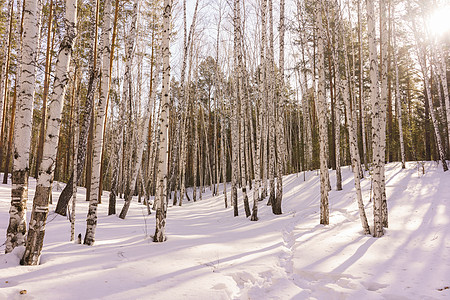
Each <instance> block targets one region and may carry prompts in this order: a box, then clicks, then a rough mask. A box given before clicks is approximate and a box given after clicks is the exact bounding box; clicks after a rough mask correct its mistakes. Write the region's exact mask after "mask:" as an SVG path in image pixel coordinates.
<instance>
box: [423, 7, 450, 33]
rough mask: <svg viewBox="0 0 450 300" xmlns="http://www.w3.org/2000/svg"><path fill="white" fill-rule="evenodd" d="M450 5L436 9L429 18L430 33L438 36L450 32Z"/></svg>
mask: <svg viewBox="0 0 450 300" xmlns="http://www.w3.org/2000/svg"><path fill="white" fill-rule="evenodd" d="M449 18H450V5H446V6H444V7H440V8H438V9H436V10H435V11H434V12H433V13H432V14H431V16H430V18H429V20H428V26H429V30H430V33H431V34H433V35H436V36H443V35H447V34H450V19H449Z"/></svg>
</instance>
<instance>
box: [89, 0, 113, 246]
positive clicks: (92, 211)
mask: <svg viewBox="0 0 450 300" xmlns="http://www.w3.org/2000/svg"><path fill="white" fill-rule="evenodd" d="M111 2H112V1H111V0H105V3H104V8H103V13H104V17H103V25H102V36H101V39H102V49H100V52H101V54H102V69H101V73H102V80H101V83H100V97H99V99H98V102H97V109H96V112H97V113H96V116H95V124H94V136H95V139H94V140H93V154H92V158H93V159H92V176H91V189H90V197H89V210H88V214H87V220H86V223H87V224H86V234H85V236H84V243H85V244H87V245H92V244H93V243H94V240H95V227H96V225H97V205H98V203H99V198H100V196H101V193H100V191H99V187H100V176H101V174H100V169H101V156H102V149H103V140H104V136H103V133H104V126H105V117H106V107H107V102H108V100H109V90H110V84H111V80H110V69H111V59H110V56H111V55H112V53H111V9H112V4H111Z"/></svg>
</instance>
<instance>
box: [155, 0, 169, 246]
mask: <svg viewBox="0 0 450 300" xmlns="http://www.w3.org/2000/svg"><path fill="white" fill-rule="evenodd" d="M171 20H172V0H164V11H163V34H162V45H161V50H162V58H163V64H162V68H163V71H162V90H161V95H162V97H161V100H160V101H161V114H160V128H159V133H158V134H159V138H160V145H159V150H158V151H159V160H158V173H157V179H156V182H157V189H156V195H155V201H156V227H155V235H154V237H153V241H154V242H164V241H165V239H166V237H165V226H166V193H167V176H168V170H167V163H168V155H169V120H168V116H169V102H170V101H169V89H170V86H169V84H170V49H169V47H170V22H171Z"/></svg>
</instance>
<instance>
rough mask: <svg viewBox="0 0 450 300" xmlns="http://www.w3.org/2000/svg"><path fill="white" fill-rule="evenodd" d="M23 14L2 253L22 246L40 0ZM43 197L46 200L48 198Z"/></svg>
mask: <svg viewBox="0 0 450 300" xmlns="http://www.w3.org/2000/svg"><path fill="white" fill-rule="evenodd" d="M23 14H24V15H23V22H24V31H23V51H22V57H21V62H22V64H21V67H20V68H21V74H20V78H19V91H18V93H19V97H18V99H19V101H18V102H17V108H18V110H17V116H16V118H17V120H16V122H15V128H14V160H13V172H12V188H11V208H10V210H9V226H8V229H7V232H6V242H5V244H6V248H5V252H6V253H8V252H11V251H12V250H13V249H14V248H15V247H17V246H20V245H23V244H24V242H25V234H26V210H27V206H26V205H27V198H28V175H29V171H30V170H29V157H30V141H31V129H32V114H33V103H34V88H35V81H36V67H37V53H38V50H37V49H38V41H39V31H40V26H41V2H40V1H39V0H33V1H25V7H24V11H23ZM11 130H12V129H11ZM7 167H8V166H6V168H7ZM46 200H48V197H47V198H46Z"/></svg>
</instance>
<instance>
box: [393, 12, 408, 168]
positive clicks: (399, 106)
mask: <svg viewBox="0 0 450 300" xmlns="http://www.w3.org/2000/svg"><path fill="white" fill-rule="evenodd" d="M394 12H395V5H394V8H393V9H392V18H394V16H395V13H394ZM395 27H396V25H395V19H394V20H393V22H392V33H393V34H392V36H393V43H394V45H393V47H394V53H393V54H394V68H395V102H396V104H397V105H396V106H397V119H398V131H399V138H400V153H401V160H402V169H404V168H405V167H406V166H405V143H404V141H403V124H402V101H401V95H400V80H399V73H398V61H397V57H398V49H397V38H396V32H395Z"/></svg>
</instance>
